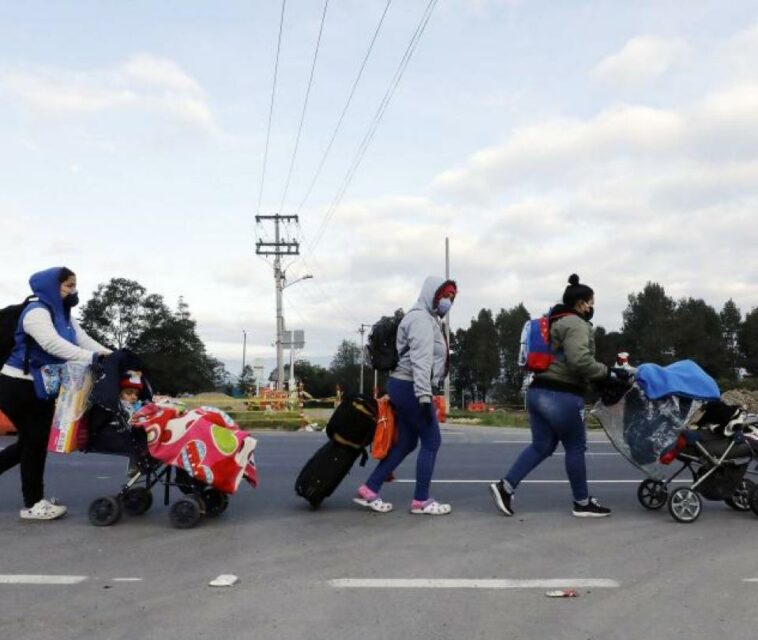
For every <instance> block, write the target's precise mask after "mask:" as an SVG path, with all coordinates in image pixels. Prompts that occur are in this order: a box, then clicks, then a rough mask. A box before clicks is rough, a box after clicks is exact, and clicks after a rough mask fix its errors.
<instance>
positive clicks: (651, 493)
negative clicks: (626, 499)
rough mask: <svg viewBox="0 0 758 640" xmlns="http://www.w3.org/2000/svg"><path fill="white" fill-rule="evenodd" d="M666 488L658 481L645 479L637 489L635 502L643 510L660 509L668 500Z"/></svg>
mask: <svg viewBox="0 0 758 640" xmlns="http://www.w3.org/2000/svg"><path fill="white" fill-rule="evenodd" d="M668 497H669V491H668V487H667V486H666V485H665V484H664V483H663V482H661V481H660V480H653V479H652V478H647V479H646V480H643V481H642V482H640V485H639V487H637V500H639V502H640V504H641V505H642V506H643V507H645V509H650V510H652V511H654V510H656V509H660V508H661V507H662V506H663V505H664V504H666V500H668Z"/></svg>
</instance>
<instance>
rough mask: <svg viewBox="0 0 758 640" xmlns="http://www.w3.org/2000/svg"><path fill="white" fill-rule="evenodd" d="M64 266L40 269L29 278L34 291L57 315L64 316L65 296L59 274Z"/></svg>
mask: <svg viewBox="0 0 758 640" xmlns="http://www.w3.org/2000/svg"><path fill="white" fill-rule="evenodd" d="M62 269H63V267H53V268H51V269H45V270H44V271H38V272H37V273H35V274H33V275H32V277H31V278H29V286H30V287H31V288H32V292H33V293H34V295H35V296H37V297H38V298H39V299H40V300H41V301H42V302H44V303H45V304H46V305H47V306H48V307H49V308H50V309H52V310H53V313H54V315H55V316H56V317H59V318H62V317H64V315H65V314H64V311H63V298H61V283H60V282H59V276H60V273H61V270H62Z"/></svg>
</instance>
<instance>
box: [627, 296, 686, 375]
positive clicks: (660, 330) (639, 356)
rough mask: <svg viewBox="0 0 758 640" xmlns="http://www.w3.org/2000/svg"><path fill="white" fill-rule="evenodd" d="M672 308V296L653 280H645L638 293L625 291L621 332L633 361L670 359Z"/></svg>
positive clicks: (672, 328) (673, 327)
mask: <svg viewBox="0 0 758 640" xmlns="http://www.w3.org/2000/svg"><path fill="white" fill-rule="evenodd" d="M675 310H676V304H675V302H674V300H673V299H671V298H669V297H668V296H667V295H666V292H665V291H664V289H663V287H662V286H661V285H659V284H656V283H654V282H648V283H647V284H646V285H645V288H644V289H643V290H642V293H638V294H634V293H631V294H629V304H628V306H627V308H626V310H625V311H624V312H623V318H624V323H623V329H622V332H623V334H624V338H625V339H626V341H627V344H628V345H629V349H628V350H629V352H630V355H631V357H632V358H633V359H634V360H635V361H636V362H656V363H659V364H670V363H671V362H673V361H674V356H675V350H674V334H675V332H676V323H675V319H674V312H675Z"/></svg>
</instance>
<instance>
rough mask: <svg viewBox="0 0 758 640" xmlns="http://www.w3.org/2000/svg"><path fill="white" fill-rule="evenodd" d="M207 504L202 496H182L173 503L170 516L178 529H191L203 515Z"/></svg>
mask: <svg viewBox="0 0 758 640" xmlns="http://www.w3.org/2000/svg"><path fill="white" fill-rule="evenodd" d="M204 512H205V505H204V504H202V501H201V500H200V498H197V497H195V496H187V497H186V498H180V499H179V500H177V501H176V502H174V504H172V505H171V509H170V510H169V513H168V516H169V519H170V520H171V524H172V525H174V526H175V527H176V528H177V529H191V528H192V527H194V526H195V525H196V524H197V523H198V522H200V518H202V517H203V513H204Z"/></svg>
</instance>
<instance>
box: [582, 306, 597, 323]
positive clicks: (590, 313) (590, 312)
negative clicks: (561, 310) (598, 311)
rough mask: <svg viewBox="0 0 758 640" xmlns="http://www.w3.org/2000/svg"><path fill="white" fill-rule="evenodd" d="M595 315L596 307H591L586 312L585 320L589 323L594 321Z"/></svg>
mask: <svg viewBox="0 0 758 640" xmlns="http://www.w3.org/2000/svg"><path fill="white" fill-rule="evenodd" d="M594 315H595V307H590V308H589V309H587V311H585V312H584V319H585V320H586V321H587V322H589V321H590V320H592V316H594Z"/></svg>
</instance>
